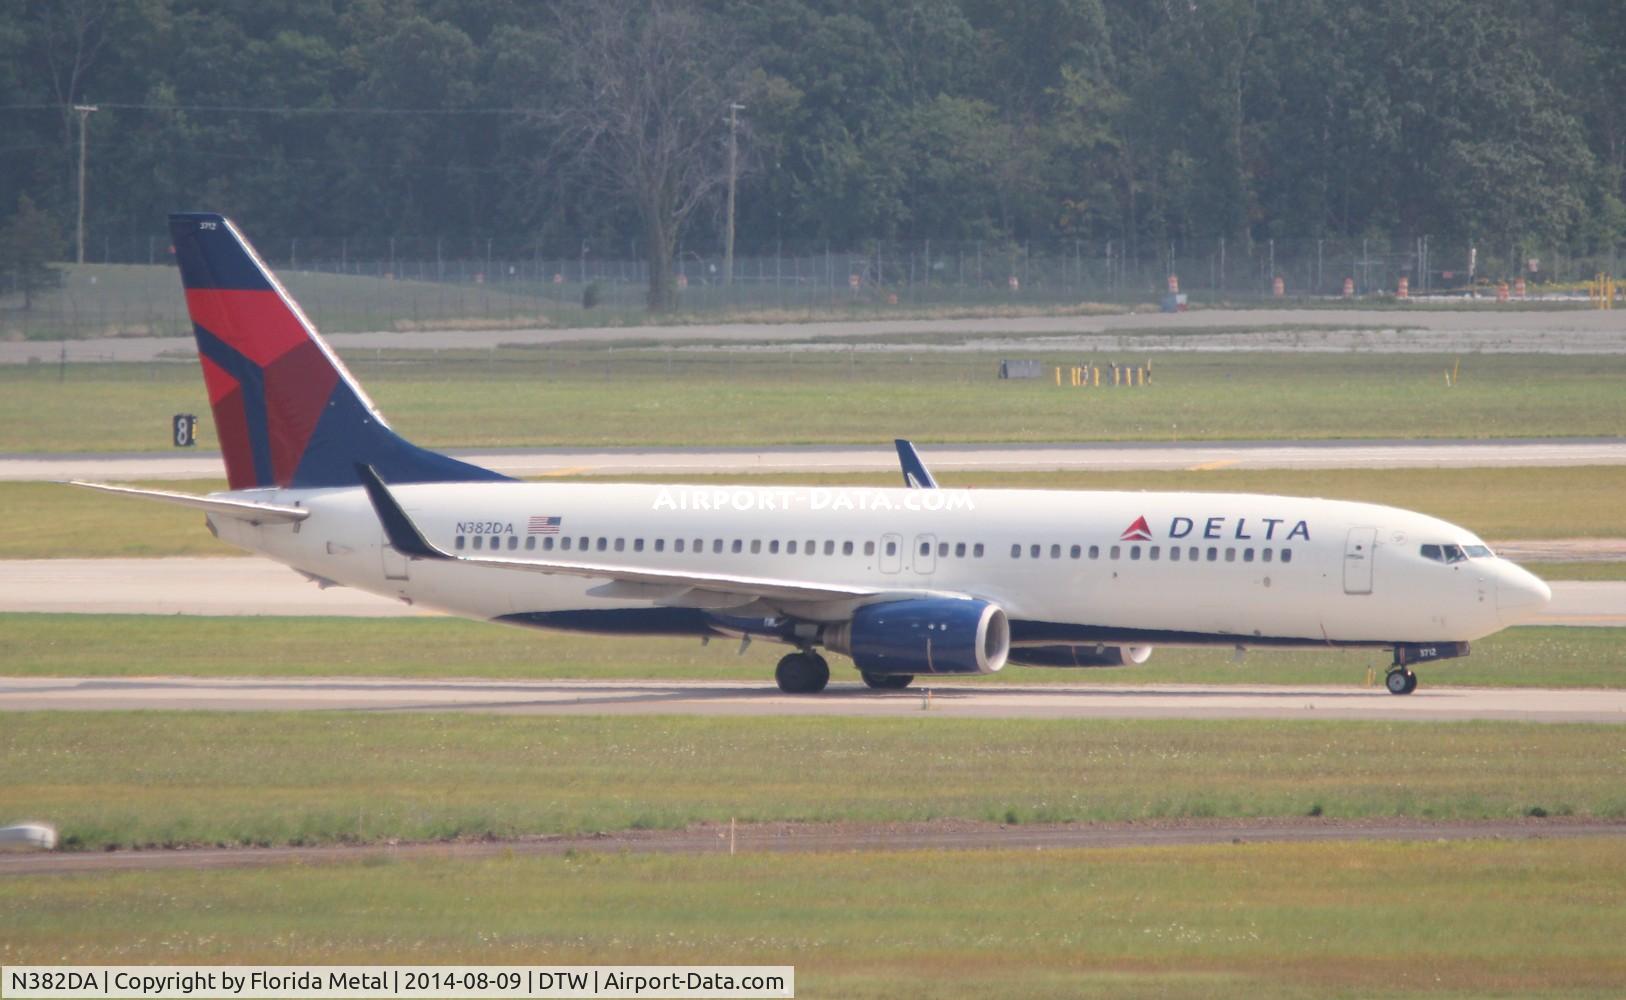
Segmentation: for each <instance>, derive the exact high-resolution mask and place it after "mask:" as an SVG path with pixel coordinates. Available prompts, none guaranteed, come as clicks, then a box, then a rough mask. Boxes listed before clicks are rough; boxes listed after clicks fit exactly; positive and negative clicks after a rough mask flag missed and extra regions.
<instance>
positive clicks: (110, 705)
mask: <svg viewBox="0 0 1626 1000" xmlns="http://www.w3.org/2000/svg"><path fill="white" fill-rule="evenodd" d="M917 684H921V686H920V687H917V688H911V689H909V690H906V691H901V692H879V691H870V690H868V689H866V688H865V687H864V686H863V685H861V684H858V683H856V682H853V683H845V682H843V683H837V684H832V685H831V686H830V687H829V688H828V689H826V690H825V691H824V692H823V693H822V694H818V695H787V694H782V693H781V692H780V691H779V690H778V689H777V688H775V687H774V686H773V685H772V684H771V683H768V682H764V683H761V684H750V685H746V684H739V683H735V682H731V681H668V682H660V681H563V680H556V681H523V680H520V681H515V680H442V681H436V680H418V679H409V678H341V677H328V678H277V677H256V678H226V679H215V678H188V677H147V678H106V677H0V711H12V712H18V711H38V710H72V711H121V712H122V711H132V710H143V709H147V710H153V709H161V710H207V711H219V712H251V711H307V712H308V711H317V712H332V711H367V712H485V713H498V714H521V715H698V716H722V717H748V716H844V717H853V718H897V717H909V718H921V719H925V718H933V719H1109V718H1142V719H1321V720H1327V719H1360V720H1367V721H1418V722H1421V721H1431V722H1445V721H1459V722H1460V721H1467V720H1476V719H1477V720H1483V719H1500V720H1517V721H1523V722H1604V723H1617V724H1618V723H1626V690H1602V689H1544V688H1446V687H1436V688H1430V687H1427V686H1425V687H1423V688H1421V689H1419V690H1418V691H1417V693H1415V694H1411V695H1406V696H1404V697H1396V696H1394V695H1391V694H1389V693H1388V692H1386V691H1384V690H1383V688H1382V687H1372V688H1357V687H1327V686H1304V687H1293V688H1288V687H1262V686H1248V685H1235V686H1232V685H1194V684H1144V685H1137V686H1134V687H1109V686H1090V685H1088V684H1076V685H1075V684H1069V685H1064V686H1063V685H1057V686H1018V685H1001V684H988V683H963V682H962V683H953V682H950V683H942V682H936V683H931V682H926V683H922V682H920V681H917Z"/></svg>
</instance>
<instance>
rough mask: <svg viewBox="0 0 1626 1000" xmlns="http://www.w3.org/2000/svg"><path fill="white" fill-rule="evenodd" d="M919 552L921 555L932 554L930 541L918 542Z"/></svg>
mask: <svg viewBox="0 0 1626 1000" xmlns="http://www.w3.org/2000/svg"><path fill="white" fill-rule="evenodd" d="M920 554H921V555H923V556H929V555H931V554H932V543H931V542H921V543H920Z"/></svg>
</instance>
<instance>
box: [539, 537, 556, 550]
mask: <svg viewBox="0 0 1626 1000" xmlns="http://www.w3.org/2000/svg"><path fill="white" fill-rule="evenodd" d="M542 550H543V551H544V552H552V551H553V536H552V535H549V536H548V537H546V538H544V539H542Z"/></svg>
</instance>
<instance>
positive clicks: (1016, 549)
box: [475, 539, 1022, 559]
mask: <svg viewBox="0 0 1626 1000" xmlns="http://www.w3.org/2000/svg"><path fill="white" fill-rule="evenodd" d="M475 540H476V541H479V539H475ZM1011 558H1012V559H1020V558H1022V546H1020V545H1012V546H1011Z"/></svg>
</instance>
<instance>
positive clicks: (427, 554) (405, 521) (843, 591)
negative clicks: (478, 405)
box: [356, 465, 971, 619]
mask: <svg viewBox="0 0 1626 1000" xmlns="http://www.w3.org/2000/svg"><path fill="white" fill-rule="evenodd" d="M356 471H357V473H358V474H359V475H360V476H361V480H362V485H363V486H365V487H366V489H367V496H368V499H370V500H371V501H372V504H373V510H374V511H376V512H377V514H378V519H379V521H380V522H381V523H382V524H383V526H384V534H385V537H387V538H388V539H389V543H390V545H391V546H392V547H394V548H395V550H396V551H397V552H399V553H401V554H402V555H404V556H407V557H409V558H413V559H430V560H439V561H448V562H459V563H467V564H469V565H475V566H487V567H491V568H493V569H507V570H514V571H516V572H524V573H541V574H545V575H554V576H579V577H592V578H596V579H602V580H607V581H611V582H610V583H609V584H608V585H606V586H605V587H601V588H598V589H597V590H596V591H595V592H596V593H598V594H599V595H600V596H604V597H624V598H640V599H644V600H652V601H656V602H658V603H663V604H669V605H673V606H682V607H715V608H725V607H739V606H741V605H744V604H747V603H750V602H752V601H757V600H761V601H766V602H769V603H771V604H773V605H774V606H776V607H781V608H786V606H787V605H788V606H790V607H788V608H786V610H787V611H789V612H790V613H793V614H806V615H808V616H809V617H814V618H820V619H825V618H844V617H846V615H847V614H850V613H851V609H852V608H855V607H857V606H858V605H860V604H868V603H874V602H876V601H879V600H901V599H904V598H910V597H928V596H930V597H949V598H967V599H969V598H970V596H971V595H969V594H961V593H955V592H950V591H937V590H923V589H907V588H877V587H862V586H844V585H841V584H831V583H821V582H814V581H802V580H787V579H777V578H771V577H756V576H740V575H734V574H725V573H698V572H694V571H692V570H690V571H681V572H680V571H674V570H666V569H656V568H652V567H638V566H626V565H612V564H608V563H593V562H558V561H552V560H533V559H502V558H492V557H490V556H463V555H457V554H455V553H451V552H447V551H445V550H444V549H441V548H439V547H437V546H436V545H435V544H434V543H432V542H430V541H429V540H428V539H427V538H425V537H424V536H423V533H422V532H421V531H419V530H418V526H417V525H415V524H413V523H412V519H411V518H410V517H408V516H407V513H406V511H405V510H403V509H402V508H401V505H400V504H399V503H398V502H397V501H396V499H395V497H394V495H393V494H391V493H390V491H389V487H387V486H385V485H384V482H383V480H382V479H380V478H379V476H378V473H377V472H376V471H375V470H374V469H373V468H372V467H371V466H366V465H360V466H357V469H356ZM843 609H845V610H843Z"/></svg>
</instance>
